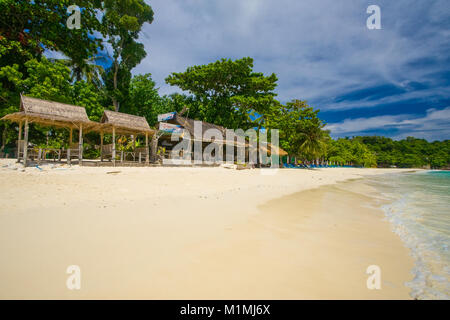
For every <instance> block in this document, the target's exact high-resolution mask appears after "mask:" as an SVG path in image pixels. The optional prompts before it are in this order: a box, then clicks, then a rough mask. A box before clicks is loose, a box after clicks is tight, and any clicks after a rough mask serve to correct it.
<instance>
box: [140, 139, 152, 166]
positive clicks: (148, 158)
mask: <svg viewBox="0 0 450 320" xmlns="http://www.w3.org/2000/svg"><path fill="white" fill-rule="evenodd" d="M155 135H156V133H155ZM145 152H146V155H145V163H146V164H148V163H149V162H150V154H149V150H148V132H146V133H145ZM139 162H141V160H140V154H139Z"/></svg>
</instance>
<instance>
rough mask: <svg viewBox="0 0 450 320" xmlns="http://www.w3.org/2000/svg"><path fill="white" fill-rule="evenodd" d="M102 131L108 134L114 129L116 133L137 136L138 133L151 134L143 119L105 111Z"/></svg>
mask: <svg viewBox="0 0 450 320" xmlns="http://www.w3.org/2000/svg"><path fill="white" fill-rule="evenodd" d="M100 122H101V123H102V130H103V131H107V132H110V131H112V128H113V127H114V128H115V129H116V132H117V133H123V134H139V133H153V132H154V130H152V129H150V126H149V125H148V122H147V120H146V119H145V118H144V117H139V116H135V115H131V114H127V113H122V112H115V111H111V110H105V111H104V112H103V116H102V119H101V120H100Z"/></svg>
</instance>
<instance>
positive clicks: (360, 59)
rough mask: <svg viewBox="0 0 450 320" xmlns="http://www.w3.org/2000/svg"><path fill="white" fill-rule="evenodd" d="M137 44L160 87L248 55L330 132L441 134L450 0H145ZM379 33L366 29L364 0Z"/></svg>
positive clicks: (447, 90)
mask: <svg viewBox="0 0 450 320" xmlns="http://www.w3.org/2000/svg"><path fill="white" fill-rule="evenodd" d="M148 3H149V4H150V5H151V6H152V7H153V10H154V11H155V20H154V22H153V23H152V24H150V25H148V24H147V25H145V27H144V29H143V31H142V34H141V37H140V41H142V42H143V43H144V44H145V48H146V50H147V52H148V55H147V57H146V58H145V59H144V60H143V61H142V62H141V64H140V65H139V66H137V67H136V68H135V69H134V70H133V72H134V73H135V74H137V73H152V75H153V78H154V80H155V81H156V83H157V85H158V86H159V87H160V93H161V94H169V93H172V92H175V91H177V89H176V88H175V87H170V86H168V85H166V84H165V82H164V79H165V78H166V77H167V75H169V74H170V73H171V72H181V71H184V70H185V69H186V68H187V67H188V66H192V65H199V64H207V63H210V62H213V61H215V60H217V59H220V58H232V59H238V58H242V57H245V56H250V57H252V58H253V59H254V64H255V67H254V70H255V71H257V72H264V73H266V74H270V73H272V72H274V73H276V74H277V76H278V78H279V81H278V84H279V85H278V88H277V90H276V92H277V93H278V99H279V100H280V101H282V102H286V101H289V100H291V99H303V100H307V101H308V102H309V104H310V105H312V106H314V107H316V108H319V109H320V110H321V113H320V116H321V118H323V119H324V120H325V121H326V122H327V123H328V126H327V127H328V129H330V130H331V134H332V136H333V137H343V136H353V135H361V134H370V135H372V134H377V135H386V136H389V137H392V138H395V139H400V138H404V137H406V136H409V135H411V136H416V137H420V138H426V139H428V140H436V139H439V140H442V139H449V138H450V55H449V52H450V1H448V0H443V1H438V0H436V1H433V0H407V1H405V0H396V1H380V0H371V1H361V0H342V1H336V0H301V1H300V0H277V1H275V0H153V1H148ZM372 4H375V5H378V6H379V7H380V8H381V26H382V29H381V30H369V29H368V28H367V27H366V20H367V18H368V17H369V14H367V13H366V10H367V7H368V6H369V5H372Z"/></svg>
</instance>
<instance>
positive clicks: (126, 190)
mask: <svg viewBox="0 0 450 320" xmlns="http://www.w3.org/2000/svg"><path fill="white" fill-rule="evenodd" d="M7 163H9V164H10V165H11V163H12V162H11V160H9V161H6V160H1V161H0V165H5V164H7ZM43 168H44V171H40V170H38V169H37V168H27V169H26V170H25V171H24V172H22V171H20V170H11V169H10V168H0V181H1V185H0V194H1V198H0V199H1V207H0V256H1V264H0V298H3V299H4V298H12V299H16V298H42V299H47V298H60V299H73V298H75V299H78V298H85V299H91V298H125V299H127V298H130V299H131V298H137V299H141V298H146V299H147V298H148V299H166V298H173V299H197V298H203V299H221V298H223V299H231V298H234V299H240V298H248V299H253V298H255V299H263V298H266V299H303V298H323V299H328V298H408V295H407V292H408V290H407V288H406V287H404V286H403V282H404V281H407V280H410V278H411V275H410V273H409V271H410V269H411V268H412V261H411V258H410V257H409V256H408V252H407V250H406V249H405V248H404V247H403V245H402V243H401V242H400V240H399V239H398V237H397V236H395V235H394V234H393V233H391V232H390V226H389V224H388V223H387V222H385V221H382V214H381V213H380V212H378V211H377V212H376V213H373V212H375V211H376V210H373V209H368V208H366V209H361V208H359V209H358V210H356V209H355V210H353V211H349V210H348V208H349V206H350V207H352V204H353V203H355V206H354V207H355V208H358V205H357V203H358V202H359V200H358V199H361V198H358V197H360V195H357V194H354V195H351V196H349V197H354V198H353V200H351V199H352V198H350V200H348V198H345V197H344V195H341V196H340V197H339V198H337V199H344V198H345V199H346V200H345V201H342V202H343V203H342V204H341V205H336V206H335V207H334V208H329V207H327V208H323V206H322V205H323V204H324V203H325V202H323V197H324V195H323V192H325V191H324V190H321V189H322V188H321V189H319V190H321V191H317V190H316V191H315V192H316V193H314V191H308V192H305V193H304V194H305V195H306V196H307V199H304V200H303V202H305V201H306V202H305V207H304V208H308V210H307V211H308V212H309V214H308V215H309V216H312V217H313V218H310V219H303V218H301V216H296V215H295V208H296V207H298V206H299V203H298V195H297V196H296V197H297V198H296V199H297V200H296V201H297V202H295V201H294V202H292V204H291V205H287V207H284V208H283V205H285V203H290V200H289V199H287V200H286V199H284V200H283V201H282V202H281V203H279V202H278V204H273V203H272V202H269V203H268V204H267V205H264V206H261V205H262V204H264V203H266V202H268V201H269V200H271V199H276V198H279V197H282V196H286V195H290V194H293V193H295V192H298V191H302V190H310V189H312V188H316V187H319V186H323V185H331V184H335V183H336V182H339V181H344V180H347V179H354V178H359V177H362V176H366V175H375V174H384V173H389V172H398V171H400V170H399V169H350V168H342V169H319V170H302V169H281V170H278V171H277V172H276V174H274V175H265V174H262V173H261V171H260V170H258V169H254V170H242V171H236V170H230V169H224V168H121V167H117V168H110V167H109V168H106V167H100V168H93V167H83V168H80V167H78V166H73V167H72V168H67V167H65V168H55V169H49V168H48V167H47V168H46V166H43ZM110 171H120V173H118V174H107V173H106V172H110ZM357 188H358V187H357ZM311 192H313V193H311ZM317 192H319V193H317ZM327 192H328V193H327V194H328V195H330V194H331V195H333V192H334V193H335V194H337V193H339V192H343V191H342V189H339V188H337V189H336V190H334V191H332V192H331V193H330V190H328V191H327ZM347 196H348V195H347ZM328 197H330V196H328ZM278 201H280V200H278ZM352 201H353V202H352ZM275 202H276V201H275ZM303 202H302V203H303ZM328 203H330V201H329V200H328ZM331 203H333V202H331ZM345 203H347V206H345ZM333 219H335V220H333ZM332 221H333V222H332ZM337 222H339V225H340V228H337V229H336V230H335V229H333V228H330V226H333V224H336V223H337ZM361 230H365V231H364V232H361ZM308 239H309V240H308ZM313 240H314V241H313ZM371 257H372V258H374V259H375V260H376V261H375V262H376V263H379V264H382V265H385V268H386V269H387V270H392V272H390V271H389V272H390V273H389V272H387V274H386V276H387V277H386V278H385V279H384V280H386V282H384V283H385V284H386V283H387V286H386V285H384V286H383V289H382V290H380V291H376V292H375V291H373V290H367V288H366V287H365V281H366V280H365V279H366V278H367V275H365V273H364V272H365V268H366V265H369V264H374V262H372V260H371V261H369V260H370V259H369V258H371ZM69 265H79V266H80V268H81V272H82V282H81V283H82V287H81V290H78V291H77V290H75V291H71V290H68V289H67V288H66V279H67V277H68V275H67V274H66V268H67V266H69ZM334 267H336V268H334ZM382 268H383V269H384V267H382ZM361 269H363V270H361ZM333 270H334V271H333ZM346 270H347V271H346ZM337 278H339V279H337ZM349 283H350V284H349Z"/></svg>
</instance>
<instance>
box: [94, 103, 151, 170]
mask: <svg viewBox="0 0 450 320" xmlns="http://www.w3.org/2000/svg"><path fill="white" fill-rule="evenodd" d="M100 123H101V126H100V129H99V131H100V136H101V146H100V149H101V160H102V161H103V157H104V155H105V153H106V154H107V153H109V152H110V154H111V159H112V162H113V164H114V165H115V163H116V134H124V135H133V141H134V139H136V136H138V135H144V136H145V149H144V152H139V154H142V153H143V154H144V155H145V162H146V163H149V156H150V154H149V148H148V139H149V136H153V134H154V133H155V131H154V130H152V129H150V126H149V125H148V122H147V120H146V119H145V118H144V117H140V116H135V115H131V114H126V113H121V112H115V111H110V110H105V111H104V113H103V116H102V118H101V120H100ZM104 133H111V134H112V140H113V143H112V144H111V145H109V146H104V145H103V135H104ZM109 149H111V150H109ZM139 159H140V157H139Z"/></svg>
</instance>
